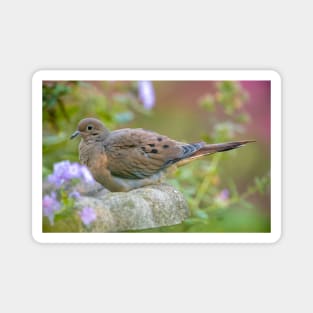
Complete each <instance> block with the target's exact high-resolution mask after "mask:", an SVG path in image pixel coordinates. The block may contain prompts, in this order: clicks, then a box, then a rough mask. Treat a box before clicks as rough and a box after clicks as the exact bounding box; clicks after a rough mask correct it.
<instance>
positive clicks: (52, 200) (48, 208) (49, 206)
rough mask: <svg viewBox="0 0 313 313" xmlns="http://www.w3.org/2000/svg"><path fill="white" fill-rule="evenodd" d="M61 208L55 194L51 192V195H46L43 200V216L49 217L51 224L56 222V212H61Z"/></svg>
mask: <svg viewBox="0 0 313 313" xmlns="http://www.w3.org/2000/svg"><path fill="white" fill-rule="evenodd" d="M60 208H61V206H60V203H59V201H58V200H57V196H56V193H55V192H51V193H50V195H45V196H44V197H43V199H42V209H43V215H44V216H47V217H48V219H49V221H50V224H51V225H53V222H54V212H55V211H58V210H60Z"/></svg>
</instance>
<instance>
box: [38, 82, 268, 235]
mask: <svg viewBox="0 0 313 313" xmlns="http://www.w3.org/2000/svg"><path fill="white" fill-rule="evenodd" d="M247 99H248V94H247V93H246V92H245V90H244V89H243V88H242V87H241V85H240V84H239V83H237V82H231V81H220V82H217V83H216V86H215V90H214V92H209V93H207V94H204V95H203V96H202V97H201V98H200V99H199V103H198V105H199V107H201V108H202V109H203V110H204V111H205V112H206V114H207V120H208V124H209V125H210V126H211V130H210V131H209V132H207V133H205V134H203V136H202V139H203V140H204V141H207V142H225V141H231V140H234V138H236V136H238V135H239V134H240V135H241V137H242V138H244V137H243V135H244V133H245V125H246V124H247V123H249V122H250V116H249V114H248V113H247V112H246V111H245V103H246V101H247ZM151 115H153V110H152V111H151V110H147V109H145V108H144V106H143V105H142V103H141V102H140V100H139V98H138V90H137V84H136V82H117V81H116V82H110V81H105V82H103V81H101V82H100V81H97V82H44V84H43V176H44V177H45V176H47V175H48V174H50V173H51V172H52V167H53V164H54V163H56V162H59V161H62V160H70V161H77V157H78V156H77V141H76V142H75V141H69V140H68V139H69V136H70V134H71V133H72V132H73V131H74V130H75V128H76V125H77V123H78V121H79V120H80V119H81V118H84V117H87V116H93V117H97V118H99V119H100V120H102V121H103V122H104V123H105V124H106V126H107V127H108V128H109V129H111V130H113V129H117V128H122V127H134V126H133V125H134V124H135V121H136V119H137V118H138V117H140V116H141V117H142V116H146V117H147V118H149V116H151ZM138 126H139V125H136V126H135V127H138ZM139 127H140V126H139ZM181 127H183V125H182V126H181ZM245 139H250V138H245ZM237 153H238V151H237V150H235V151H230V152H228V153H218V154H215V155H213V156H211V157H210V160H208V159H207V158H206V159H201V160H197V161H195V162H191V163H190V164H188V165H186V166H183V167H181V168H179V169H177V171H176V172H175V173H174V174H172V175H170V176H169V178H168V182H169V183H171V184H172V185H173V186H175V187H176V188H177V189H178V190H180V191H181V192H182V193H183V194H184V196H185V198H186V199H187V201H188V204H189V208H190V212H191V216H190V218H188V219H187V220H185V221H184V222H183V223H182V224H180V225H176V226H171V227H162V228H158V229H151V230H145V231H143V232H270V215H269V214H268V213H265V211H266V210H264V209H265V208H263V207H260V205H259V203H260V202H256V201H254V198H255V197H256V196H257V195H258V196H259V197H265V196H267V197H268V196H269V192H270V176H269V172H265V173H264V175H262V176H260V177H251V184H250V186H247V188H245V190H244V191H241V192H240V191H239V190H238V187H237V185H236V181H234V180H233V179H232V178H228V179H226V181H225V175H224V173H223V167H222V166H220V164H221V162H223V160H224V159H225V158H231V157H232V156H234V155H236V154H237ZM264 203H266V202H264Z"/></svg>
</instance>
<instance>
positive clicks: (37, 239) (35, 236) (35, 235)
mask: <svg viewBox="0 0 313 313" xmlns="http://www.w3.org/2000/svg"><path fill="white" fill-rule="evenodd" d="M31 237H32V240H33V241H34V242H35V243H37V244H43V243H44V242H43V241H42V240H41V236H40V234H38V233H37V232H32V235H31Z"/></svg>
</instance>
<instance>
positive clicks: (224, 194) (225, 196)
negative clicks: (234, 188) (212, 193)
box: [217, 188, 229, 201]
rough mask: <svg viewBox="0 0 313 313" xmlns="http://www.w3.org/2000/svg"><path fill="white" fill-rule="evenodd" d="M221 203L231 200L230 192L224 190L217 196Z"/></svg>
mask: <svg viewBox="0 0 313 313" xmlns="http://www.w3.org/2000/svg"><path fill="white" fill-rule="evenodd" d="M217 197H218V198H219V200H221V201H227V200H228V199H229V190H228V189H226V188H225V189H223V190H222V191H221V192H220V193H219V194H218V196H217Z"/></svg>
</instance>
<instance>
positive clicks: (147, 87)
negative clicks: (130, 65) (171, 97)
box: [138, 80, 155, 110]
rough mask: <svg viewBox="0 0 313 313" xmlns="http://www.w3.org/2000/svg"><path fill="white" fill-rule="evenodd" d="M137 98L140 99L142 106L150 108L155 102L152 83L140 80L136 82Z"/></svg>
mask: <svg viewBox="0 0 313 313" xmlns="http://www.w3.org/2000/svg"><path fill="white" fill-rule="evenodd" d="M138 93H139V95H138V96H139V99H140V100H141V101H142V103H143V106H144V107H145V108H146V109H148V110H150V109H151V108H153V106H154V104H155V94H154V89H153V84H152V82H151V81H148V80H142V81H139V82H138Z"/></svg>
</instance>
